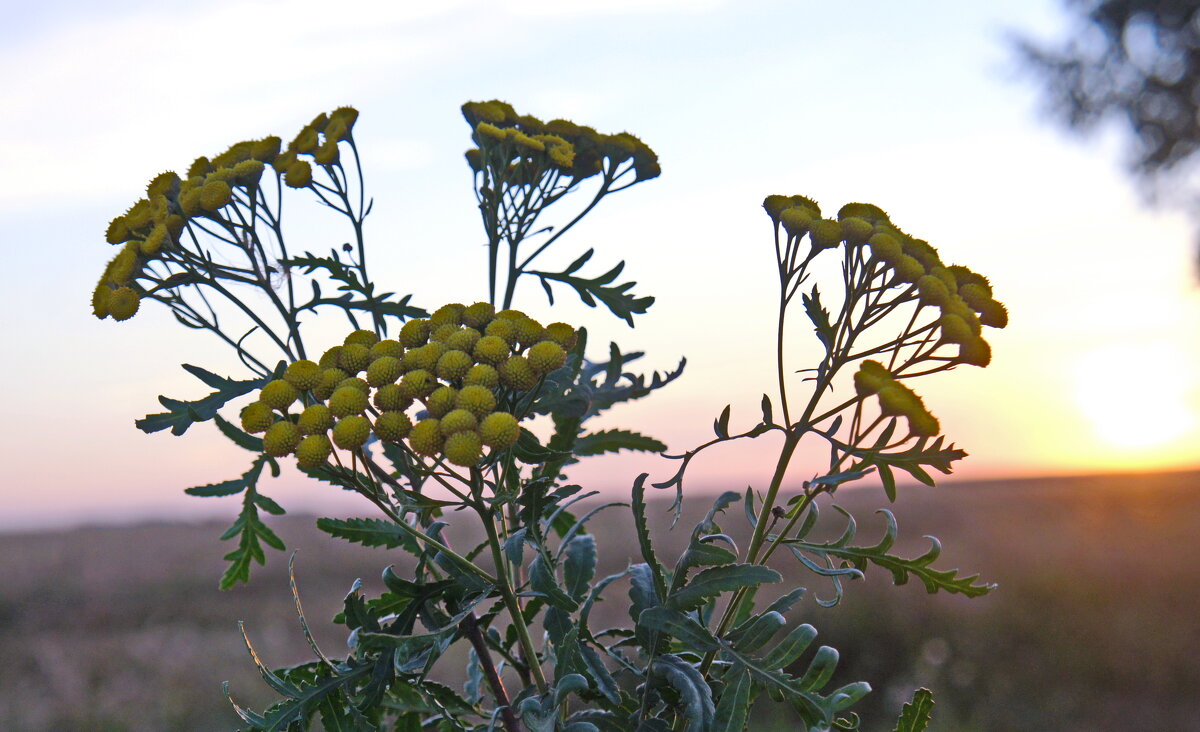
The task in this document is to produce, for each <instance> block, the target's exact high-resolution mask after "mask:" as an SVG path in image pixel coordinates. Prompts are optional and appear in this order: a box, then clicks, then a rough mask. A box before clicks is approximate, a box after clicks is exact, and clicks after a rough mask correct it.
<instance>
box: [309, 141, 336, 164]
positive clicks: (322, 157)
mask: <svg viewBox="0 0 1200 732" xmlns="http://www.w3.org/2000/svg"><path fill="white" fill-rule="evenodd" d="M339 157H340V156H339V154H338V141H337V138H333V137H331V138H329V139H328V140H326V141H325V142H323V143H321V146H320V147H318V148H317V151H316V153H314V154H313V160H315V161H316V163H317V165H334V164H336V163H337V161H338V159H339Z"/></svg>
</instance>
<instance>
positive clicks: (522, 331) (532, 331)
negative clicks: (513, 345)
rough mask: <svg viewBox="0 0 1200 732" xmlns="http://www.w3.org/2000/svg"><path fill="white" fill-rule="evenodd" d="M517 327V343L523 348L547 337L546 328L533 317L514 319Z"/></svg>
mask: <svg viewBox="0 0 1200 732" xmlns="http://www.w3.org/2000/svg"><path fill="white" fill-rule="evenodd" d="M513 325H514V326H515V328H516V333H517V343H518V344H520V347H521V348H525V347H526V346H532V345H533V344H534V343H537V342H538V341H540V340H542V339H543V338H545V332H546V329H545V328H543V327H542V324H541V323H539V322H537V321H536V320H534V319H533V318H520V319H518V320H514V321H513Z"/></svg>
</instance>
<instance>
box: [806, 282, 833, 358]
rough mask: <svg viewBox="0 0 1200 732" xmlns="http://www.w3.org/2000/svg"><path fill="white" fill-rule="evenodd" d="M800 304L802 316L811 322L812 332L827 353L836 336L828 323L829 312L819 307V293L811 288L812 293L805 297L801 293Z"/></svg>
mask: <svg viewBox="0 0 1200 732" xmlns="http://www.w3.org/2000/svg"><path fill="white" fill-rule="evenodd" d="M800 300H801V302H803V303H804V314H805V315H807V316H808V319H809V320H810V321H812V324H813V331H814V332H815V333H816V334H817V339H818V340H819V341H821V345H823V346H825V349H826V350H827V351H828V350H829V349H831V348H832V347H833V342H834V339H835V336H836V333H835V332H834V329H833V325H831V324H830V322H829V311H828V310H826V309H825V307H824V306H823V305H821V293H820V292H819V291H818V290H817V288H816V286H815V285H814V286H813V289H812V293H811V294H808V295H805V294H803V293H801V295H800Z"/></svg>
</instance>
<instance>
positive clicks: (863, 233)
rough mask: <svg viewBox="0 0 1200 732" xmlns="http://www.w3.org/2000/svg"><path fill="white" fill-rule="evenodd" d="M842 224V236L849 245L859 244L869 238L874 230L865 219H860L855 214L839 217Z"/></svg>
mask: <svg viewBox="0 0 1200 732" xmlns="http://www.w3.org/2000/svg"><path fill="white" fill-rule="evenodd" d="M840 221H841V224H842V238H843V239H845V240H846V243H847V244H850V245H851V246H861V245H862V244H865V243H866V242H867V240H868V239H870V238H871V236H872V234H873V233H874V231H875V227H874V226H873V225H872V224H871V222H869V221H867V220H866V219H860V218H858V217H857V216H848V217H846V218H844V219H840Z"/></svg>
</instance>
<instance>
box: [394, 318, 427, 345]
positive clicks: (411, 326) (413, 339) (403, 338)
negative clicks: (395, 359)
mask: <svg viewBox="0 0 1200 732" xmlns="http://www.w3.org/2000/svg"><path fill="white" fill-rule="evenodd" d="M429 330H430V326H429V321H428V320H426V319H424V318H417V319H416V320H410V321H408V322H407V323H405V324H404V325H403V326H402V327H401V328H400V343H402V344H403V345H404V347H405V348H416V347H417V346H423V345H425V342H426V341H427V340H429Z"/></svg>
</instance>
